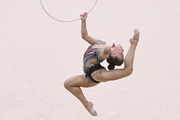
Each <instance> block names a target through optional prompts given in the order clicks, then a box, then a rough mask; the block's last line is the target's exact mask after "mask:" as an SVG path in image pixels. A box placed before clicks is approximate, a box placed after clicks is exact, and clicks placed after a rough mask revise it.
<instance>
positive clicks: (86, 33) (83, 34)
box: [80, 12, 97, 44]
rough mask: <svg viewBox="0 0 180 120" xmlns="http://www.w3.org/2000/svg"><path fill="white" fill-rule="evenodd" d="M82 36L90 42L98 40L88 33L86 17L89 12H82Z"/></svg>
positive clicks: (93, 42)
mask: <svg viewBox="0 0 180 120" xmlns="http://www.w3.org/2000/svg"><path fill="white" fill-rule="evenodd" d="M80 16H81V36H82V38H83V39H84V40H85V41H87V42H88V43H89V44H95V43H96V42H97V40H96V39H94V38H93V37H91V36H89V35H88V32H87V26H86V19H87V16H88V13H86V12H85V13H82V14H81V15H80Z"/></svg>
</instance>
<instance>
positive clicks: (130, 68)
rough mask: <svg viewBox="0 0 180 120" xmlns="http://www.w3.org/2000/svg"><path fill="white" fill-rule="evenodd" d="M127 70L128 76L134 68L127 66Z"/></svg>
mask: <svg viewBox="0 0 180 120" xmlns="http://www.w3.org/2000/svg"><path fill="white" fill-rule="evenodd" d="M125 71H126V76H129V75H131V74H132V72H133V68H132V67H128V68H125Z"/></svg>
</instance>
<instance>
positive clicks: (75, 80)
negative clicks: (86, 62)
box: [65, 75, 98, 87]
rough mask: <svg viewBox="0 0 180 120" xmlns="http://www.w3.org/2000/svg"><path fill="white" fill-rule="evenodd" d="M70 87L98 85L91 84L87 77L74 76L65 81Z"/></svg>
mask: <svg viewBox="0 0 180 120" xmlns="http://www.w3.org/2000/svg"><path fill="white" fill-rule="evenodd" d="M65 82H66V83H68V84H69V85H70V86H80V87H93V86H96V85H97V84H98V83H95V82H93V81H92V80H91V79H90V78H89V77H86V76H85V75H76V76H73V77H71V78H68V79H67V80H66V81H65Z"/></svg>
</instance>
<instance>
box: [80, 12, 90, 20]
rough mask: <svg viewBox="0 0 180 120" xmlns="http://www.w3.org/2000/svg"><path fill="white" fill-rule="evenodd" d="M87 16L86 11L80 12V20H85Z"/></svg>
mask: <svg viewBox="0 0 180 120" xmlns="http://www.w3.org/2000/svg"><path fill="white" fill-rule="evenodd" d="M87 16H88V13H87V12H84V13H82V14H81V15H80V17H81V20H82V21H86V19H87Z"/></svg>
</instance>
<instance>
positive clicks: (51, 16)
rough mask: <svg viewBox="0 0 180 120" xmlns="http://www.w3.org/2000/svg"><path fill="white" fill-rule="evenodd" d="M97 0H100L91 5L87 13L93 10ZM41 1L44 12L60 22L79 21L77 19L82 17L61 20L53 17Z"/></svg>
mask: <svg viewBox="0 0 180 120" xmlns="http://www.w3.org/2000/svg"><path fill="white" fill-rule="evenodd" d="M97 1H98V0H96V1H95V3H94V5H93V6H92V7H91V9H90V10H89V11H88V12H87V13H90V12H91V11H92V10H93V8H94V7H95V5H96V3H97ZM40 3H41V6H42V8H43V10H44V12H45V13H46V14H47V15H48V16H49V17H51V18H52V19H54V20H56V21H59V22H74V21H77V20H79V19H81V18H80V17H79V18H76V19H72V20H60V19H57V18H55V17H53V16H52V15H51V14H49V13H48V12H47V10H46V9H45V7H44V6H43V3H42V0H40Z"/></svg>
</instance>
